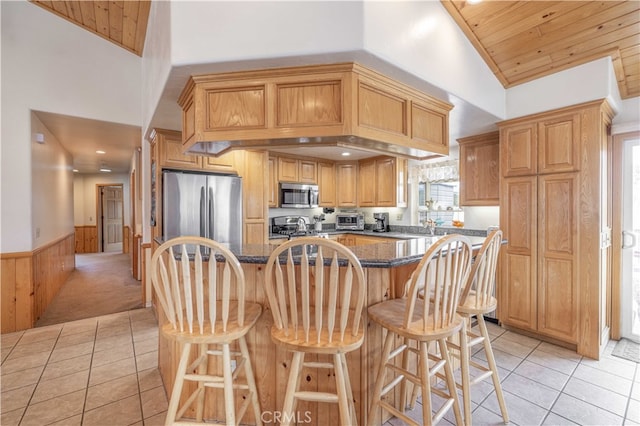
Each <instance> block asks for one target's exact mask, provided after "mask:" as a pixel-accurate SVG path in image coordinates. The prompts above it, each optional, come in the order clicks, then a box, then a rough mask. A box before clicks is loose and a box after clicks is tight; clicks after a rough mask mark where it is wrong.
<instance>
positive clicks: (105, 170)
mask: <svg viewBox="0 0 640 426" xmlns="http://www.w3.org/2000/svg"><path fill="white" fill-rule="evenodd" d="M100 171H101V172H105V173H110V172H111V169H105V168H102V169H100Z"/></svg>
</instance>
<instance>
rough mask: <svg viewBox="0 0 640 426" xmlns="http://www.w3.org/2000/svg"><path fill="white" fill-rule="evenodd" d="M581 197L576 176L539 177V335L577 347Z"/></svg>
mask: <svg viewBox="0 0 640 426" xmlns="http://www.w3.org/2000/svg"><path fill="white" fill-rule="evenodd" d="M578 196H579V193H578V174H577V173H560V174H553V175H545V176H540V177H538V211H539V222H538V331H540V332H542V333H544V334H547V335H550V336H553V337H557V338H559V339H562V340H563V341H567V342H573V343H577V312H578V287H577V284H578V283H577V281H578V259H577V250H578V238H577V236H578V202H579V200H578ZM594 261H596V260H595V259H594Z"/></svg>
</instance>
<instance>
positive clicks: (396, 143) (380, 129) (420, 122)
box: [178, 63, 452, 159]
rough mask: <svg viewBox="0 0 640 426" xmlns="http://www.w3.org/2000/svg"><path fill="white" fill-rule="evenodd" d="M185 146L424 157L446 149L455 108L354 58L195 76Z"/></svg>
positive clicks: (188, 96)
mask: <svg viewBox="0 0 640 426" xmlns="http://www.w3.org/2000/svg"><path fill="white" fill-rule="evenodd" d="M178 103H179V104H180V106H181V107H182V111H183V113H182V121H183V127H182V144H183V147H182V148H183V152H184V151H189V152H192V153H197V154H206V155H213V156H217V155H219V154H222V153H225V152H228V151H229V150H232V149H237V148H241V149H249V148H262V149H272V148H282V147H287V146H302V145H304V146H314V145H315V146H318V145H320V146H351V147H354V148H358V149H366V150H370V151H372V152H375V153H377V154H387V155H391V156H402V157H410V158H415V159H425V158H430V157H434V156H442V155H448V153H449V140H448V134H449V129H448V122H449V111H450V110H451V108H452V106H451V105H450V104H448V103H446V102H443V101H440V100H437V99H435V98H433V97H431V96H428V95H426V94H424V93H421V92H419V91H417V90H415V89H413V88H411V87H409V86H407V85H404V84H402V83H399V82H397V81H395V80H392V79H390V78H388V77H386V76H384V75H382V74H379V73H377V72H375V71H373V70H370V69H368V68H365V67H363V66H360V65H358V64H355V63H344V64H334V65H318V66H304V67H290V68H278V69H267V70H258V71H244V72H233V73H222V74H211V75H200V76H192V77H191V78H190V79H189V81H188V83H187V85H186V86H185V88H184V90H183V92H182V94H181V95H180V98H179V100H178Z"/></svg>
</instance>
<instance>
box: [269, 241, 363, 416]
mask: <svg viewBox="0 0 640 426" xmlns="http://www.w3.org/2000/svg"><path fill="white" fill-rule="evenodd" d="M265 280H266V285H265V288H266V293H267V296H268V298H269V305H270V307H271V312H272V314H273V321H274V324H273V327H272V328H271V338H272V340H273V341H274V343H275V344H276V345H281V346H282V347H283V348H285V349H287V350H288V351H291V352H293V361H292V363H291V371H290V372H289V379H288V381H287V389H286V393H285V397H284V407H283V410H282V424H283V425H288V424H289V423H290V422H291V420H292V419H294V418H295V416H294V409H295V404H296V401H297V400H304V401H316V402H333V403H338V408H339V412H340V423H341V424H343V425H355V424H357V417H356V412H355V404H354V401H353V393H352V390H351V383H350V381H349V373H348V370H347V360H346V357H345V354H346V353H348V352H350V351H353V350H356V349H358V348H359V347H360V346H361V345H362V343H363V341H364V327H361V326H360V323H361V316H362V308H363V305H364V294H365V288H364V272H363V270H362V266H361V265H360V261H359V260H358V258H356V257H355V255H354V254H353V253H352V252H351V250H349V249H348V248H347V247H345V246H343V245H342V244H339V243H337V242H335V241H331V240H328V239H323V238H318V237H302V238H296V239H294V240H291V241H288V242H286V243H283V244H281V245H280V246H278V247H277V248H276V249H275V250H274V251H273V252H272V254H271V256H270V257H269V260H268V261H267V266H266V271H265ZM305 354H318V355H328V356H329V357H330V358H331V361H330V362H308V363H306V362H305V361H304V358H305ZM303 367H312V368H327V369H333V370H334V372H335V379H336V393H335V394H333V393H328V392H311V391H300V390H299V382H300V375H301V373H302V369H303Z"/></svg>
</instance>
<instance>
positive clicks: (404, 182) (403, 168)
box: [396, 158, 409, 207]
mask: <svg viewBox="0 0 640 426" xmlns="http://www.w3.org/2000/svg"><path fill="white" fill-rule="evenodd" d="M396 175H397V176H398V179H397V182H396V207H407V203H408V202H409V201H408V200H409V188H408V176H409V162H408V161H407V159H405V158H396Z"/></svg>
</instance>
